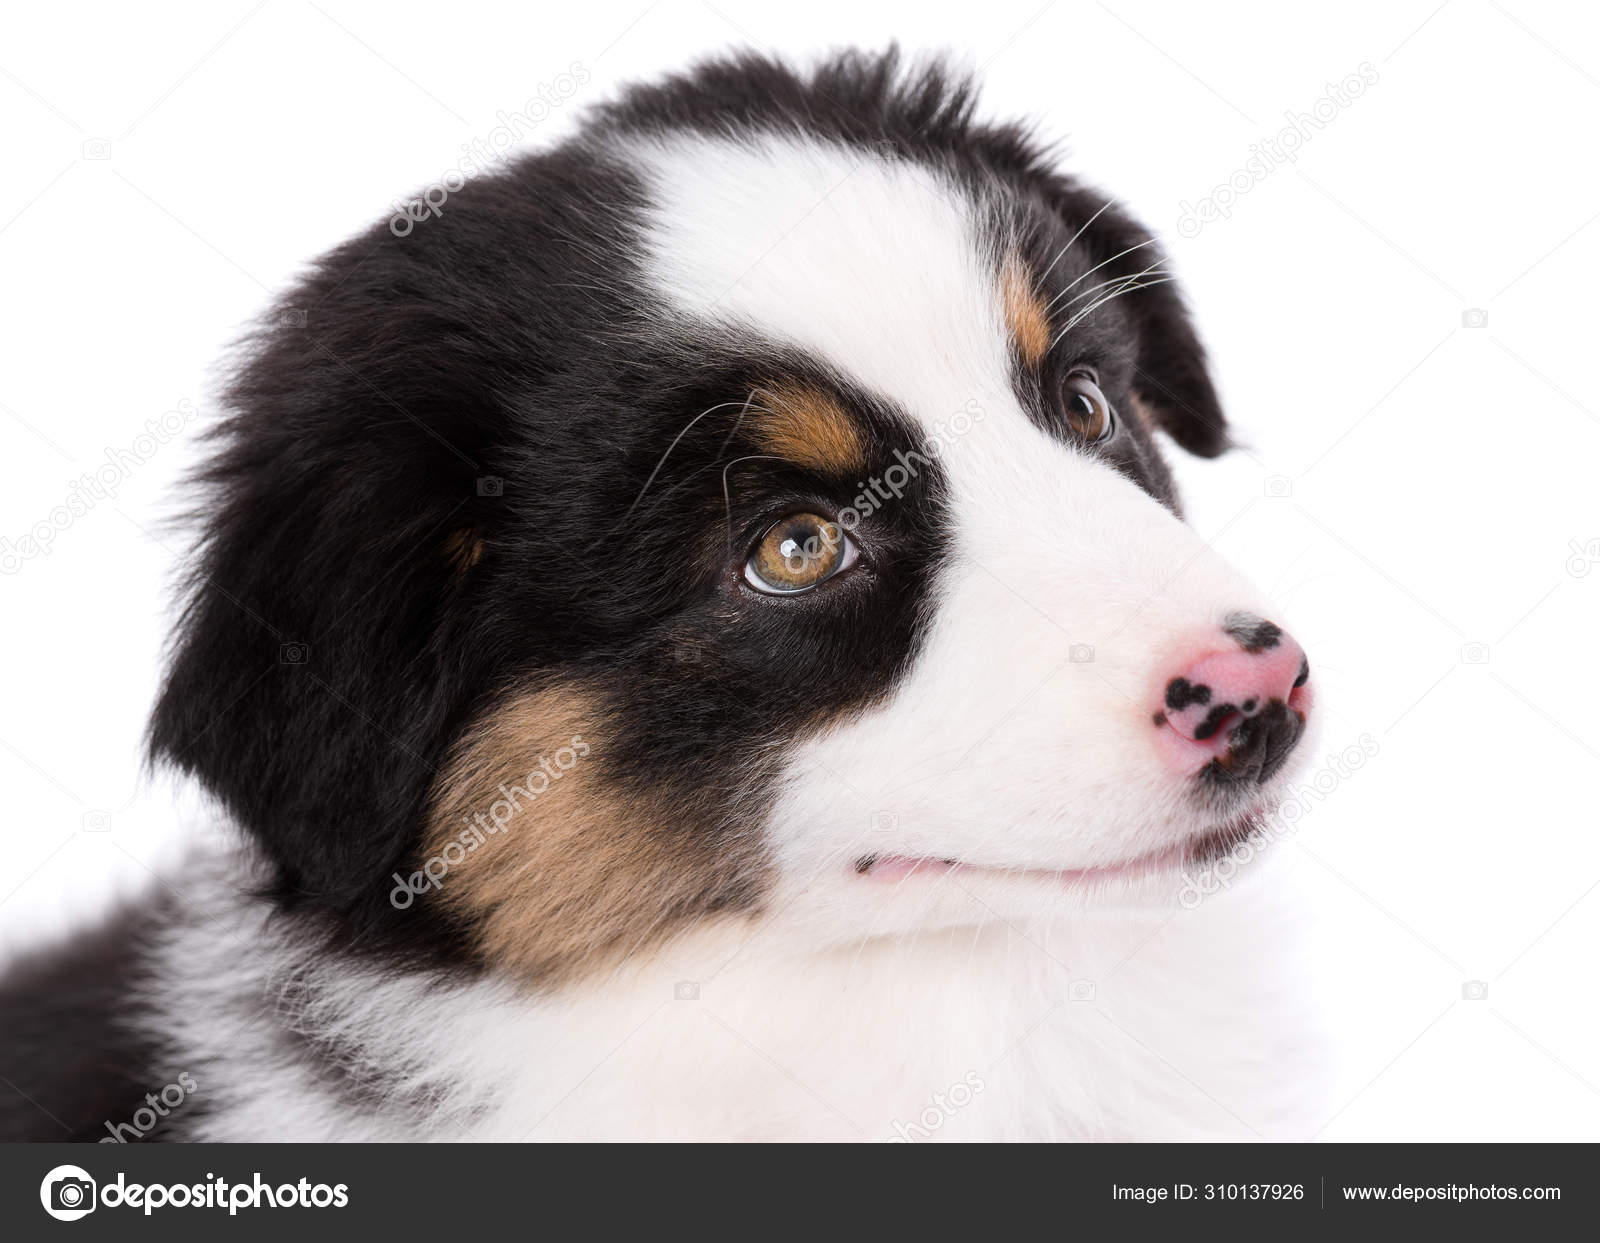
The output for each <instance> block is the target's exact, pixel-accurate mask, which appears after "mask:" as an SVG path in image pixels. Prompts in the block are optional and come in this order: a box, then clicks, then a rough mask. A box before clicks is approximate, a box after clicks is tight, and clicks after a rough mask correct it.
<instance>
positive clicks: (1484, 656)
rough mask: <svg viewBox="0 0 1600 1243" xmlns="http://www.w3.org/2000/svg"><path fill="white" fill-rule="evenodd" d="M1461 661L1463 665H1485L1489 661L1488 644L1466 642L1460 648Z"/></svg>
mask: <svg viewBox="0 0 1600 1243" xmlns="http://www.w3.org/2000/svg"><path fill="white" fill-rule="evenodd" d="M1461 663H1462V664H1464V665H1486V664H1488V663H1489V645H1488V644H1487V643H1467V644H1464V645H1463V646H1462V648H1461Z"/></svg>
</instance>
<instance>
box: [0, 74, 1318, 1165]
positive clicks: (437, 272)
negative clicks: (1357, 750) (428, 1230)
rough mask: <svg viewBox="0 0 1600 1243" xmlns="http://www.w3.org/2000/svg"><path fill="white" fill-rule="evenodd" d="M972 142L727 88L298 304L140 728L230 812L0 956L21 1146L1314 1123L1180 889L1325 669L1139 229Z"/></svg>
mask: <svg viewBox="0 0 1600 1243" xmlns="http://www.w3.org/2000/svg"><path fill="white" fill-rule="evenodd" d="M973 112H974V96H973V88H972V86H971V84H970V83H968V82H967V81H965V80H964V79H962V78H960V77H959V76H957V75H954V74H952V73H950V72H949V71H947V70H944V69H941V68H939V67H937V66H935V67H922V68H908V67H906V66H904V65H903V64H901V63H900V62H899V61H898V60H897V58H896V56H895V55H894V54H893V53H892V52H891V53H889V54H887V55H882V56H864V55H845V56H840V57H837V58H834V59H832V60H830V61H828V62H827V63H824V64H822V65H821V66H820V67H818V68H815V69H814V70H811V71H809V72H806V73H801V72H797V71H795V70H793V69H790V68H788V67H785V66H784V65H781V64H779V63H776V62H774V61H771V60H766V59H761V58H756V57H749V56H747V57H738V58H734V59H728V60H723V61H719V62H716V63H712V64H707V65H704V66H702V67H700V68H698V69H696V70H695V71H693V72H691V73H688V74H687V75H685V76H680V77H675V78H671V79H668V80H666V81H664V82H662V83H659V84H655V85H649V86H642V87H638V88H635V89H632V90H629V91H627V92H625V93H623V94H622V95H621V96H620V97H619V98H617V99H616V100H615V101H614V102H611V103H607V104H605V105H602V106H599V107H597V108H595V109H594V110H593V111H592V112H591V113H590V114H589V116H588V117H587V119H586V122H585V124H584V125H583V126H582V128H581V129H580V131H579V132H578V133H577V134H576V136H575V137H573V138H571V139H570V140H568V141H566V142H565V143H563V144H562V145H560V146H558V147H556V148H555V149H554V150H549V151H544V152H540V153H536V154H531V155H527V156H525V157H523V158H521V159H519V160H518V161H516V162H515V163H513V164H511V165H510V166H508V167H507V168H506V169H504V170H503V171H501V172H498V173H496V174H494V175H486V176H483V177H480V178H478V179H475V180H473V181H471V182H470V183H468V184H466V185H464V186H462V187H461V188H459V189H457V190H455V191H454V192H452V193H451V194H450V195H449V196H448V198H447V199H446V200H445V201H444V202H443V204H442V205H441V206H440V208H439V210H438V212H437V213H433V212H430V213H427V214H418V215H415V216H411V215H408V216H406V217H404V223H405V227H404V228H396V227H392V225H391V224H389V223H382V224H379V225H377V226H375V227H373V228H372V229H370V230H369V231H367V232H366V233H364V234H362V235H360V236H358V237H356V238H355V239H354V240H352V241H350V242H347V243H346V244H344V245H343V246H340V247H339V248H337V249H336V250H334V251H332V252H331V253H329V254H328V255H327V256H325V257H324V258H323V259H321V260H320V261H319V262H318V263H317V264H316V265H315V267H314V268H313V270H312V271H311V273H310V275H308V276H307V277H306V278H305V279H304V280H303V281H302V282H301V283H300V284H299V285H298V286H297V287H296V288H295V289H293V290H292V291H291V292H290V293H289V294H288V295H287V296H285V297H284V298H283V300H282V302H281V304H280V305H279V306H278V307H277V308H276V309H275V310H274V311H273V313H271V314H270V315H268V316H267V317H266V319H265V321H264V325H263V327H262V328H261V329H260V330H259V332H258V333H257V334H256V335H255V337H254V338H253V339H252V340H251V342H250V343H249V348H248V351H247V356H246V357H245V358H244V360H243V362H242V364H241V365H240V366H239V368H238V369H237V372H236V375H235V378H234V380H233V383H232V385H231V388H230V390H229V393H228V414H227V416H226V419H225V420H224V421H223V422H222V423H221V425H220V427H219V428H218V429H217V431H216V442H215V452H214V455H213V456H212V457H211V459H210V463H209V466H208V468H207V469H206V472H205V475H204V479H203V480H202V487H203V492H202V493H201V495H202V496H203V501H202V502H201V505H200V510H199V520H200V525H201V533H202V538H201V542H200V545H199V549H198V553H197V558H196V561H195V566H194V574H193V581H192V585H191V590H190V593H189V595H188V600H187V607H186V609H185V611H184V613H183V615H182V619H181V623H180V627H179V631H178V634H177V638H176V644H175V648H174V655H173V658H172V663H171V667H170V671H169V673H168V675H167V678H166V681H165V685H164V688H163V689H162V691H161V694H160V699H159V702H158V703H157V705H156V708H155V712H154V718H153V723H152V727H151V738H150V745H151V752H152V755H153V756H154V757H155V759H156V760H157V761H158V762H160V763H162V764H167V765H171V766H174V767H175V768H176V769H178V770H180V771H181V772H182V773H184V774H187V776H188V777H190V778H192V779H193V781H194V782H196V783H198V785H199V786H200V787H202V788H203V789H204V790H205V791H206V792H207V793H208V794H209V796H210V797H211V798H212V799H213V800H214V803H215V813H214V819H215V821H216V823H217V825H218V826H219V827H220V828H221V829H222V830H223V831H221V832H219V833H216V834H214V835H213V836H214V838H215V841H214V842H212V843H211V844H208V845H206V846H204V847H202V848H199V849H197V850H196V853H195V856H194V858H193V859H192V860H191V861H190V863H189V864H188V866H186V867H185V869H184V870H183V871H182V872H181V873H179V874H177V875H175V876H174V877H172V878H171V886H170V891H165V892H167V897H166V898H165V899H164V900H158V899H154V898H153V899H152V900H151V901H150V902H148V903H144V904H141V906H140V907H139V908H138V910H137V911H136V912H134V911H130V912H127V913H124V914H122V915H120V916H117V917H116V918H114V919H113V920H112V921H111V922H110V923H109V924H108V925H107V926H106V927H105V928H103V929H101V930H99V931H98V932H96V933H94V934H93V935H89V936H86V937H84V938H82V939H80V940H78V941H76V942H74V943H72V944H70V945H68V946H66V947H63V948H60V949H57V950H54V951H51V952H50V953H48V954H44V955H38V956H35V957H33V958H31V959H29V960H28V961H25V962H22V963H19V964H16V965H15V966H14V967H13V969H12V973H11V977H10V981H9V983H8V985H7V988H6V992H7V997H6V1012H7V1014H8V1022H7V1030H6V1035H5V1041H4V1047H3V1050H0V1056H3V1058H4V1074H5V1077H6V1079H7V1080H8V1081H9V1089H14V1094H12V1091H11V1090H9V1089H8V1091H7V1093H6V1101H5V1104H4V1107H3V1110H0V1114H3V1117H4V1136H5V1137H6V1138H79V1139H101V1140H106V1139H127V1138H129V1135H128V1134H127V1131H126V1128H125V1126H124V1123H125V1121H126V1120H127V1119H128V1118H130V1117H131V1116H133V1115H134V1114H135V1113H136V1112H138V1110H139V1107H140V1106H141V1105H142V1104H143V1103H144V1101H145V1099H146V1096H147V1094H148V1093H151V1092H152V1091H154V1090H158V1089H160V1088H161V1087H162V1085H164V1084H168V1083H171V1082H175V1081H177V1077H178V1076H179V1075H184V1076H187V1077H188V1081H189V1082H190V1083H191V1084H193V1085H194V1090H193V1091H192V1092H188V1093H186V1094H185V1095H184V1100H183V1102H182V1104H181V1105H178V1106H174V1107H172V1108H170V1109H168V1110H165V1111H164V1112H163V1113H162V1115H161V1117H160V1119H159V1122H158V1123H157V1124H156V1125H153V1126H151V1127H149V1128H145V1127H143V1126H138V1127H136V1128H135V1130H136V1131H137V1135H136V1137H137V1138H151V1139H185V1140H417V1139H429V1140H439V1139H446V1140H459V1139H492V1140H507V1139H512V1140H515V1139H524V1138H527V1139H641V1138H649V1139H868V1140H900V1141H913V1142H914V1141H920V1140H924V1139H932V1138H938V1139H1127V1138H1157V1137H1159V1138H1193V1137H1222V1138H1250V1137H1251V1136H1252V1135H1255V1136H1260V1135H1278V1134H1291V1133H1294V1127H1295V1126H1296V1125H1298V1123H1297V1121H1296V1120H1297V1119H1298V1118H1299V1117H1300V1113H1299V1112H1298V1111H1299V1110H1300V1109H1301V1108H1302V1107H1303V1105H1304V1095H1305V1092H1304V1084H1305V1082H1306V1081H1307V1077H1306V1075H1305V1074H1304V1073H1303V1071H1302V1069H1301V1068H1300V1065H1299V1061H1298V1057H1299V1054H1300V1052H1301V1051H1302V1050H1303V1049H1304V1048H1305V1047H1306V1046H1305V1045H1304V1043H1303V1040H1302V1038H1301V1036H1300V1035H1298V1034H1297V1028H1296V1026H1295V1024H1296V1022H1297V1020H1296V1018H1295V1015H1296V1013H1297V1011H1296V1010H1295V1007H1294V1006H1293V1005H1292V1004H1291V1003H1290V1001H1289V998H1290V997H1291V996H1292V994H1291V992H1290V990H1288V989H1287V987H1286V983H1285V980H1286V973H1285V971H1284V970H1283V969H1282V963H1281V960H1280V958H1279V955H1278V948H1279V946H1280V942H1281V933H1280V929H1279V927H1278V925H1277V924H1275V923H1272V922H1270V921H1271V919H1272V918H1273V916H1272V914H1271V911H1270V909H1264V908H1270V906H1271V901H1270V895H1269V896H1266V897H1263V896H1262V895H1261V893H1260V892H1259V891H1261V890H1263V889H1265V888H1266V887H1260V886H1258V887H1256V888H1257V890H1258V893H1257V894H1256V895H1255V896H1251V895H1248V894H1240V893H1236V892H1231V891H1230V892H1228V893H1225V894H1221V893H1219V894H1216V895H1213V896H1210V897H1208V899H1207V900H1206V901H1205V902H1204V903H1191V902H1186V901H1184V900H1183V897H1182V895H1183V894H1184V893H1185V892H1187V891H1193V892H1195V893H1199V892H1201V889H1202V888H1203V887H1202V886H1199V885H1198V883H1197V882H1196V879H1195V878H1196V876H1198V875H1202V874H1203V873H1204V869H1205V868H1206V866H1207V864H1208V863H1209V862H1210V861H1212V860H1214V859H1215V858H1217V857H1218V856H1219V855H1221V854H1222V853H1223V852H1225V851H1228V850H1229V849H1231V848H1232V847H1234V846H1235V845H1237V844H1238V843H1240V842H1242V841H1244V840H1245V839H1246V838H1248V837H1249V835H1250V834H1251V832H1252V830H1253V829H1254V828H1256V827H1257V826H1258V824H1259V822H1260V819H1261V817H1262V816H1263V815H1264V814H1265V812H1266V811H1267V810H1268V809H1269V808H1270V807H1271V805H1272V803H1273V800H1274V796H1275V794H1276V793H1277V792H1279V791H1281V789H1282V787H1283V783H1284V781H1285V779H1286V778H1285V774H1286V771H1287V765H1288V763H1289V761H1290V760H1291V758H1292V757H1294V756H1295V755H1296V754H1297V752H1298V751H1299V750H1302V749H1303V747H1302V746H1301V744H1302V742H1303V731H1304V729H1305V727H1306V724H1307V721H1308V719H1309V718H1310V716H1311V712H1312V704H1311V698H1312V685H1311V681H1310V666H1309V663H1308V661H1307V659H1306V656H1305V654H1304V652H1302V650H1301V648H1300V646H1299V645H1298V644H1297V643H1296V642H1295V641H1294V639H1292V638H1291V637H1290V636H1289V634H1288V633H1286V631H1285V630H1284V629H1283V628H1282V626H1281V624H1280V620H1281V619H1279V618H1278V616H1277V614H1275V613H1274V612H1273V611H1272V610H1271V609H1270V608H1269V607H1268V606H1267V605H1266V604H1265V603H1264V602H1263V600H1262V599H1261V597H1260V595H1259V594H1258V593H1257V592H1256V591H1255V590H1254V589H1253V588H1252V587H1251V586H1250V585H1249V584H1248V583H1247V582H1245V581H1244V580H1243V579H1242V578H1241V577H1240V576H1239V575H1238V574H1237V573H1236V572H1235V571H1233V570H1232V569H1231V568H1229V567H1228V566H1227V565H1226V564H1224V563H1223V562H1222V561H1221V560H1220V559H1219V558H1218V557H1217V556H1215V555H1214V554H1213V553H1212V552H1211V550H1210V549H1209V548H1208V547H1207V545H1206V544H1205V543H1203V542H1202V541H1201V540H1200V539H1199V538H1198V537H1197V536H1196V535H1195V534H1194V532H1193V531H1192V530H1190V529H1189V528H1188V527H1187V526H1186V525H1185V524H1184V523H1183V521H1182V520H1181V517H1180V510H1179V503H1178V498H1177V496H1176V494H1175V492H1174V487H1173V481H1172V477H1171V475H1170V474H1169V471H1168V468H1167V466H1166V465H1165V464H1164V463H1163V460H1162V450H1161V447H1160V442H1161V440H1162V439H1167V440H1170V441H1172V442H1174V443H1176V445H1178V446H1179V447H1181V448H1182V449H1184V450H1187V451H1189V452H1191V453H1195V454H1199V455H1201V456H1204V457H1211V456H1214V455H1216V454H1219V453H1221V452H1222V451H1223V450H1224V449H1225V448H1226V447H1227V445H1228V433H1227V429H1226V424H1225V420H1224V418H1223V415H1222V412H1221V409H1220V408H1219V405H1218V400H1217V397H1216V394H1215V392H1214V391H1213V387H1212V383H1211V380H1210V379H1209V378H1208V374H1207V368H1206V362H1205V358H1204V355H1203V352H1202V349H1201V346H1200V345H1199V343H1198V341H1197V339H1196V335H1195V332H1194V330H1193V328H1192V327H1191V324H1190V321H1189V318H1188V316H1187V314H1186V312H1185V309H1184V306H1183V303H1182V302H1181V300H1180V298H1179V296H1178V294H1177V293H1176V291H1175V287H1174V286H1173V285H1172V284H1171V283H1170V282H1171V279H1172V278H1171V275H1170V272H1169V270H1168V268H1167V267H1166V266H1165V265H1164V262H1163V259H1162V255H1161V253H1160V251H1159V249H1158V248H1157V246H1156V244H1155V242H1154V240H1153V239H1152V237H1151V236H1150V235H1149V234H1148V233H1147V232H1146V231H1145V230H1144V229H1143V228H1142V227H1140V226H1139V225H1138V224H1136V223H1135V222H1134V221H1133V220H1132V219H1131V218H1130V217H1129V216H1128V214H1127V213H1126V212H1125V211H1124V210H1122V209H1121V208H1120V207H1119V206H1118V205H1117V204H1115V203H1114V202H1112V201H1111V200H1109V199H1108V198H1106V197H1105V196H1104V195H1102V194H1101V193H1099V192H1098V191H1096V190H1094V189H1092V188H1089V187H1088V186H1085V185H1083V184H1081V183H1079V182H1077V181H1075V180H1072V179H1070V178H1068V177H1066V176H1064V175H1063V174H1062V173H1060V172H1058V171H1056V170H1055V169H1054V168H1053V167H1052V164H1051V161H1050V160H1049V158H1048V157H1047V153H1046V152H1045V151H1044V149H1043V148H1042V147H1041V146H1039V145H1038V144H1037V143H1036V142H1035V141H1034V140H1033V139H1032V138H1031V137H1030V136H1029V134H1028V132H1027V131H1026V130H1025V129H1023V128H1021V127H1017V126H995V125H989V124H984V123H980V122H979V121H977V120H975V119H974V115H973ZM172 895H176V896H172ZM152 912H154V913H152ZM119 1127H121V1128H122V1129H120V1130H119Z"/></svg>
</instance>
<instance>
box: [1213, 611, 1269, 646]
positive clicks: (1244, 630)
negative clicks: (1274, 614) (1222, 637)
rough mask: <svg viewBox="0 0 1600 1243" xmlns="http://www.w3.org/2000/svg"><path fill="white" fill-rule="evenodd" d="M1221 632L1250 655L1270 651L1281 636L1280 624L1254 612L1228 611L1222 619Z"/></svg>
mask: <svg viewBox="0 0 1600 1243" xmlns="http://www.w3.org/2000/svg"><path fill="white" fill-rule="evenodd" d="M1222 632H1223V633H1224V634H1226V635H1227V636H1228V637H1229V638H1230V639H1232V640H1233V641H1234V642H1235V643H1237V644H1238V645H1239V646H1240V647H1242V648H1244V650H1245V651H1247V652H1249V653H1250V654H1251V655H1256V654H1258V653H1260V652H1270V651H1271V650H1272V649H1273V648H1275V647H1277V646H1278V640H1279V639H1281V638H1283V628H1282V627H1281V626H1274V625H1273V624H1272V623H1271V622H1269V621H1267V620H1266V619H1265V618H1264V617H1257V616H1256V615H1255V614H1254V613H1229V614H1228V615H1227V616H1226V617H1224V618H1223V619H1222Z"/></svg>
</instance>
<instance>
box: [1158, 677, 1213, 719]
mask: <svg viewBox="0 0 1600 1243" xmlns="http://www.w3.org/2000/svg"><path fill="white" fill-rule="evenodd" d="M1210 702H1211V688H1210V687H1209V686H1196V685H1194V683H1192V682H1190V681H1189V679H1188V678H1173V679H1172V681H1170V682H1168V683H1167V711H1169V712H1182V711H1183V710H1184V709H1185V708H1187V707H1188V706H1189V705H1190V704H1208V703H1210Z"/></svg>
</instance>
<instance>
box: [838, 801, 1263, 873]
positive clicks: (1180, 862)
mask: <svg viewBox="0 0 1600 1243" xmlns="http://www.w3.org/2000/svg"><path fill="white" fill-rule="evenodd" d="M1265 819H1266V807H1265V805H1264V804H1258V805H1256V806H1252V807H1250V808H1248V809H1246V810H1245V811H1243V812H1240V813H1239V814H1238V815H1236V816H1234V817H1232V818H1231V819H1229V820H1227V821H1224V822H1223V823H1221V824H1218V825H1216V826H1214V827H1212V828H1209V829H1205V830H1203V831H1201V832H1199V833H1194V834H1191V835H1190V836H1188V837H1185V838H1182V839H1180V840H1179V841H1177V842H1175V843H1174V844H1172V845H1171V846H1164V847H1162V848H1161V849H1159V850H1153V851H1150V852H1148V853H1146V854H1142V855H1131V856H1129V857H1128V858H1126V859H1120V860H1118V861H1116V862H1114V863H1106V864H1099V865H1097V866H1095V867H1081V868H1039V867H1025V866H1015V867H1007V866H1004V865H993V864H978V863H970V862H967V861H965V860H962V859H950V858H934V857H931V856H926V855H897V854H878V855H863V856H862V857H861V858H859V859H857V860H856V862H855V870H856V874H857V875H859V876H862V877H864V878H865V879H867V880H869V881H873V882H875V883H878V884H890V885H898V884H901V883H903V882H905V881H908V880H910V879H912V878H913V877H916V876H930V877H931V876H940V875H943V874H945V873H949V872H959V873H962V874H970V875H973V876H995V877H1003V878H1008V879H1013V880H1034V881H1048V882H1051V883H1054V884H1058V885H1068V886H1073V887H1085V886H1088V887H1092V886H1095V885H1099V884H1104V883H1105V882H1108V881H1120V882H1124V883H1126V882H1132V881H1141V880H1148V879H1150V878H1151V877H1157V876H1168V875H1172V874H1174V873H1176V872H1178V871H1181V870H1182V869H1183V868H1184V867H1187V866H1191V865H1196V864H1205V863H1210V862H1212V861H1214V860H1216V859H1219V858H1221V857H1222V856H1223V855H1225V854H1227V853H1228V851H1230V850H1232V849H1233V848H1234V847H1235V846H1237V845H1238V844H1239V843H1240V842H1242V841H1244V840H1245V839H1247V838H1249V837H1250V836H1251V835H1252V834H1254V833H1255V832H1256V831H1257V830H1258V829H1259V828H1260V827H1261V826H1262V824H1263V823H1264V822H1265Z"/></svg>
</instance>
